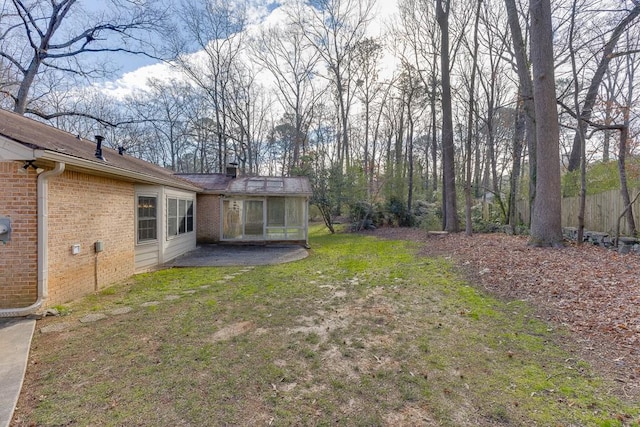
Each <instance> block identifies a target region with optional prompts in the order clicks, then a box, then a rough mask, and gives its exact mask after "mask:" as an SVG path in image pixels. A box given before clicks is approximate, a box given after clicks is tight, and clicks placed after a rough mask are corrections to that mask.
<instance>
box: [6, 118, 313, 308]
mask: <svg viewBox="0 0 640 427" xmlns="http://www.w3.org/2000/svg"><path fill="white" fill-rule="evenodd" d="M98 139H100V138H98ZM234 178H235V174H233V175H229V174H226V175H225V174H210V175H186V176H179V175H176V174H174V173H173V172H172V171H170V170H167V169H165V168H161V167H159V166H156V165H153V164H151V163H148V162H145V161H143V160H140V159H137V158H134V157H131V156H127V155H124V153H122V152H120V151H119V150H113V149H109V148H105V147H102V146H101V141H96V142H93V141H87V140H84V139H80V138H77V137H76V136H74V135H72V134H69V133H67V132H63V131H61V130H58V129H56V128H53V127H51V126H48V125H46V124H43V123H40V122H36V121H34V120H31V119H29V118H25V117H22V116H19V115H16V114H13V113H10V112H6V111H2V110H0V183H1V184H2V185H1V187H0V317H6V316H22V315H28V314H31V313H33V312H36V311H38V310H39V309H41V308H44V307H51V306H54V305H57V304H63V303H66V302H68V301H71V300H73V299H77V298H79V297H81V296H83V295H86V294H89V293H92V292H95V291H97V290H100V289H103V288H105V287H107V286H109V285H111V284H113V283H115V282H118V281H121V280H123V279H126V278H127V277H130V276H131V275H133V274H136V273H140V272H145V271H150V270H153V269H156V268H158V267H159V266H161V265H162V264H164V263H165V262H167V261H169V260H171V259H173V258H175V257H177V256H180V255H182V254H185V253H187V252H189V251H191V250H193V249H195V248H196V245H197V242H198V241H200V242H203V243H210V242H218V241H224V240H234V241H241V242H249V243H250V242H257V241H260V242H266V241H269V240H274V241H276V240H277V241H288V242H296V243H302V242H306V238H307V231H306V222H307V215H308V198H309V196H310V194H311V192H310V191H309V185H308V181H307V180H306V179H304V178H277V179H275V178H262V180H263V181H262V182H263V184H264V185H265V186H266V184H267V180H273V179H275V180H277V181H279V182H280V183H279V184H273V183H272V184H273V185H277V186H278V189H281V188H282V189H284V187H287V188H290V187H291V185H290V184H284V183H285V182H292V183H297V184H296V185H294V187H295V188H294V189H295V192H291V194H284V193H283V192H282V191H281V190H278V191H276V192H269V193H268V194H267V193H265V194H260V191H258V192H257V193H256V192H254V193H251V194H247V195H241V194H237V193H234V192H233V191H232V190H231V189H232V188H235V187H237V185H236V186H235V187H234V185H235V184H236V183H241V182H245V179H242V178H238V179H237V180H236V179H234ZM253 179H254V180H255V179H260V178H257V177H254V178H253ZM213 182H217V183H222V184H220V185H218V186H216V185H209V187H207V184H206V183H209V184H211V183H213ZM247 182H248V180H247ZM203 183H204V185H203ZM254 184H255V183H254ZM245 185H246V184H245ZM264 189H266V187H263V190H264ZM273 197H277V199H276V198H273ZM268 199H273V200H272V203H271V204H272V205H273V206H271V211H274V212H275V211H278V207H279V206H280V207H284V206H285V205H286V206H289V205H291V206H294V205H295V206H294V213H293V214H289V217H286V218H285V217H282V215H279V214H281V212H280V211H278V212H275V214H274V215H271V216H273V218H275V220H273V219H270V220H267V211H266V209H267V208H266V204H267V202H266V201H267V200H268ZM294 199H295V200H296V201H293V200H294ZM260 200H262V202H259V201H260ZM234 201H235V202H236V205H233V202H234ZM199 203H200V204H201V205H202V206H199ZM238 203H240V204H243V206H245V209H244V211H243V212H244V213H243V216H242V217H241V218H242V221H244V220H245V218H248V219H249V220H250V221H249V222H250V224H249V226H248V228H247V230H248V233H244V231H242V232H241V233H240V235H239V236H238V235H237V233H236V234H234V235H233V236H232V237H233V238H231V239H225V237H229V235H228V233H227V234H225V232H224V230H225V226H224V224H223V217H224V214H221V212H226V210H225V207H228V206H237V205H238ZM261 203H262V204H261ZM263 206H264V209H265V210H264V212H263V218H265V220H263V224H262V227H263V230H264V232H263V233H262V235H260V236H259V235H258V232H257V226H259V224H258V222H259V221H258V222H256V221H255V219H256V213H257V212H258V208H261V207H263ZM247 212H249V213H248V214H247ZM271 216H269V218H271ZM227 217H230V216H229V215H227ZM281 217H282V218H281ZM234 218H236V219H237V218H238V217H237V216H236V217H234ZM281 219H282V220H281ZM269 221H271V222H269ZM271 223H274V224H275V225H273V226H271V225H269V224H271ZM302 223H303V224H302ZM301 224H302V225H301ZM234 226H236V228H235V229H234V230H237V224H234ZM252 227H253V228H252ZM287 227H288V228H287ZM227 229H228V227H227ZM244 229H245V228H244V226H242V225H241V230H244ZM269 233H271V234H269Z"/></svg>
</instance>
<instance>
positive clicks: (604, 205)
mask: <svg viewBox="0 0 640 427" xmlns="http://www.w3.org/2000/svg"><path fill="white" fill-rule="evenodd" d="M638 191H640V189H633V190H629V194H630V196H631V200H633V198H634V197H635V196H636V194H638ZM516 209H517V212H518V215H519V219H520V221H522V223H524V224H529V202H528V201H527V200H520V201H518V203H517V204H516ZM623 210H624V203H623V201H622V196H620V190H610V191H605V192H603V193H598V194H593V195H587V197H586V198H585V210H584V227H585V230H589V231H600V232H603V233H609V234H611V235H614V234H615V232H616V223H617V222H618V217H619V216H620V214H621V213H622V211H623ZM578 212H580V198H579V197H565V198H564V199H562V226H563V227H577V226H578ZM633 217H634V219H635V222H636V227H637V228H640V198H639V200H637V201H636V202H635V203H634V204H633ZM629 234H630V233H629V229H628V227H627V221H626V219H625V218H622V219H621V220H620V235H621V236H622V235H629Z"/></svg>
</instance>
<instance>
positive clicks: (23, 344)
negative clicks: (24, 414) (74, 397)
mask: <svg viewBox="0 0 640 427" xmlns="http://www.w3.org/2000/svg"><path fill="white" fill-rule="evenodd" d="M35 326H36V321H35V320H33V319H0V427H7V426H9V424H10V423H11V417H12V416H13V411H14V410H15V407H16V403H17V402H18V396H20V389H21V388H22V382H23V380H24V373H25V371H26V369H27V360H28V359H29V348H30V347H31V338H32V337H33V331H34V330H35Z"/></svg>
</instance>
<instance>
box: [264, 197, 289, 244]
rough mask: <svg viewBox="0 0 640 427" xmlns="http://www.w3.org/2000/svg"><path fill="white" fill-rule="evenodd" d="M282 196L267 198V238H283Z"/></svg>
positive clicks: (283, 200) (283, 209)
mask: <svg viewBox="0 0 640 427" xmlns="http://www.w3.org/2000/svg"><path fill="white" fill-rule="evenodd" d="M284 212H285V199H284V197H269V198H267V238H268V239H272V240H276V239H284V238H285V237H286V234H285V232H284V216H285V215H284Z"/></svg>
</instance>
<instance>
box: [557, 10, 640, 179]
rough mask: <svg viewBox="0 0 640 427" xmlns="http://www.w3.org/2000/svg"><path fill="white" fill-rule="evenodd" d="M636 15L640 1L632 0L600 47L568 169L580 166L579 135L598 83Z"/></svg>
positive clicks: (581, 112) (586, 119)
mask: <svg viewBox="0 0 640 427" xmlns="http://www.w3.org/2000/svg"><path fill="white" fill-rule="evenodd" d="M638 16H640V2H639V1H637V0H634V7H633V8H632V9H631V10H630V11H629V12H628V13H627V14H626V16H624V18H623V19H621V20H620V22H618V24H617V25H616V26H615V28H614V29H613V31H612V32H611V36H610V37H609V40H608V41H607V42H606V43H605V45H604V46H603V48H602V53H601V56H600V60H599V62H598V67H597V68H596V71H595V73H594V75H593V77H592V78H591V82H590V84H589V87H588V89H587V93H586V95H585V98H584V101H583V102H582V108H581V111H580V120H579V121H578V126H579V127H578V128H577V129H576V134H575V137H574V139H573V147H572V149H571V155H570V157H569V164H568V166H567V169H568V170H569V171H574V170H577V169H578V167H579V166H580V153H581V152H582V148H581V144H582V143H583V142H582V137H581V135H584V133H585V132H586V128H587V123H588V122H589V120H590V119H591V116H592V114H593V108H594V106H595V103H596V100H597V95H598V91H599V88H600V84H601V83H602V79H603V77H604V75H605V72H606V70H607V68H608V66H609V62H610V61H611V58H613V50H614V49H615V47H616V45H617V43H618V40H619V39H620V37H621V36H622V34H623V33H624V31H625V30H626V29H627V28H628V27H629V26H630V25H631V24H632V23H633V21H635V20H636V18H637V17H638Z"/></svg>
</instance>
